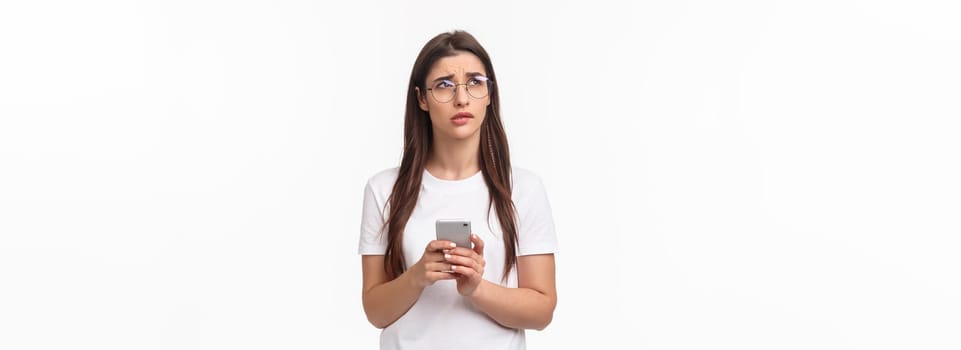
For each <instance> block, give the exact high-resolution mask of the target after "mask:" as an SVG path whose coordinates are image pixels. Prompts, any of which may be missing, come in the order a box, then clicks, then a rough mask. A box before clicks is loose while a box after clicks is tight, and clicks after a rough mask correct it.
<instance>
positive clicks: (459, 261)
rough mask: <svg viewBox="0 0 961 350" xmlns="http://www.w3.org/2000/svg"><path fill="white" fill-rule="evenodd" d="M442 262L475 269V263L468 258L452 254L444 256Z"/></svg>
mask: <svg viewBox="0 0 961 350" xmlns="http://www.w3.org/2000/svg"><path fill="white" fill-rule="evenodd" d="M444 260H446V261H447V262H449V263H451V264H452V265H459V266H464V267H467V268H471V269H476V268H477V261H476V260H474V259H473V258H470V257H465V256H461V255H453V254H444Z"/></svg>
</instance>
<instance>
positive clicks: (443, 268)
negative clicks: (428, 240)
mask: <svg viewBox="0 0 961 350" xmlns="http://www.w3.org/2000/svg"><path fill="white" fill-rule="evenodd" d="M451 266H453V264H451V263H450V262H444V261H441V262H435V263H430V264H427V266H426V268H427V271H428V272H445V273H449V272H451V270H452V269H451Z"/></svg>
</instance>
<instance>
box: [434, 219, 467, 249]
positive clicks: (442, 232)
mask: <svg viewBox="0 0 961 350" xmlns="http://www.w3.org/2000/svg"><path fill="white" fill-rule="evenodd" d="M436 226H437V239H446V240H448V241H451V242H454V243H456V244H457V246H458V247H467V248H471V247H472V246H471V241H470V234H471V229H470V220H464V219H438V220H437V223H436Z"/></svg>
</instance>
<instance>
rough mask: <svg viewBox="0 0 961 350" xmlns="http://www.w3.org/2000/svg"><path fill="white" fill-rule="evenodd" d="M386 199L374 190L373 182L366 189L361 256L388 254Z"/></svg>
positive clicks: (361, 231) (361, 222)
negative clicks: (385, 219)
mask: <svg viewBox="0 0 961 350" xmlns="http://www.w3.org/2000/svg"><path fill="white" fill-rule="evenodd" d="M386 200H387V199H386V198H385V197H384V196H383V195H382V194H379V193H377V191H375V190H374V186H373V185H372V184H371V181H368V182H367V186H366V187H365V188H364V206H363V212H362V215H361V220H360V243H359V245H358V248H357V253H358V254H361V255H384V254H385V253H386V252H387V233H386V231H385V227H384V218H385V217H386V215H384V204H385V203H386Z"/></svg>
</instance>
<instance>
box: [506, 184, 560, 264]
mask: <svg viewBox="0 0 961 350" xmlns="http://www.w3.org/2000/svg"><path fill="white" fill-rule="evenodd" d="M516 180H517V179H515V186H517V185H520V186H523V188H517V189H516V190H517V194H518V196H517V197H516V198H515V200H514V205H515V207H516V209H517V219H518V227H517V230H518V242H517V243H518V244H517V245H518V249H517V255H518V256H522V255H535V254H552V253H557V250H558V244H557V234H556V233H555V232H554V217H553V214H552V213H551V205H550V202H549V201H548V199H547V191H546V190H545V189H544V184H543V182H542V181H541V180H540V178H538V177H536V176H533V175H528V176H527V179H523V180H522V181H519V182H518V181H516Z"/></svg>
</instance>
